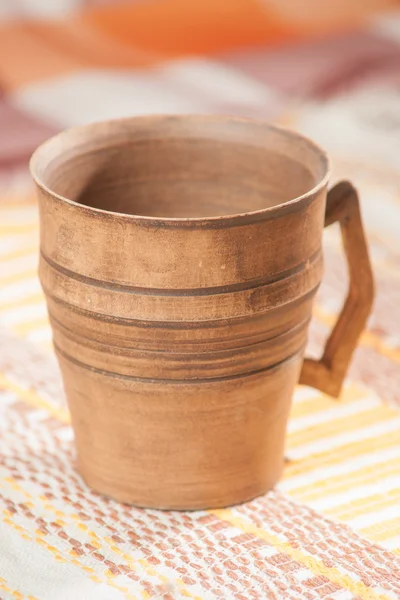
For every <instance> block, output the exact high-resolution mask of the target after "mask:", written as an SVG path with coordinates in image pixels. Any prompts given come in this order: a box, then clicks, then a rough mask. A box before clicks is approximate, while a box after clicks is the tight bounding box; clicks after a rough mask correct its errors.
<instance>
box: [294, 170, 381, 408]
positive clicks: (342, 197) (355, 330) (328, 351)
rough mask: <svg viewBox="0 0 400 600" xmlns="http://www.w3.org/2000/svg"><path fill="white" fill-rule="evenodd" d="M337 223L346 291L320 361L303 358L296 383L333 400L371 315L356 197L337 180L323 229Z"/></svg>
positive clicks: (370, 277) (370, 282) (371, 291)
mask: <svg viewBox="0 0 400 600" xmlns="http://www.w3.org/2000/svg"><path fill="white" fill-rule="evenodd" d="M337 221H339V224H340V231H341V235H342V241H343V246H344V251H345V255H346V261H347V266H348V272H349V279H350V282H349V291H348V294H347V298H346V300H345V303H344V305H343V308H342V311H341V313H340V315H339V317H338V320H337V321H336V324H335V326H334V328H333V330H332V332H331V334H330V336H329V338H328V340H327V342H326V345H325V349H324V353H323V355H322V358H321V359H320V360H314V359H312V358H305V359H304V363H303V367H302V371H301V373H300V380H299V383H302V384H304V385H309V386H312V387H315V388H317V389H319V390H320V391H321V392H325V393H326V394H329V395H330V396H334V397H337V396H339V394H340V390H341V388H342V384H343V381H344V378H345V376H346V373H347V369H348V366H349V363H350V360H351V357H352V354H353V352H354V349H355V347H356V345H357V342H358V339H359V337H360V335H361V333H362V331H363V329H364V327H365V324H366V322H367V319H368V316H369V314H370V312H371V307H372V302H373V299H374V279H373V275H372V269H371V262H370V259H369V254H368V247H367V242H366V239H365V235H364V228H363V224H362V220H361V213H360V203H359V199H358V194H357V191H356V190H355V188H354V187H353V186H352V184H351V183H350V182H348V181H341V182H340V183H338V184H336V185H335V186H334V187H333V188H331V190H330V191H329V192H328V195H327V201H326V211H325V227H328V226H329V225H332V223H336V222H337Z"/></svg>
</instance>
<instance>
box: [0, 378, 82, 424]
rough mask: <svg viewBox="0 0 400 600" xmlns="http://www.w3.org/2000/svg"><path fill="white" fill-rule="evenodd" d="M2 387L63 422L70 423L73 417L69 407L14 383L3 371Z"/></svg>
mask: <svg viewBox="0 0 400 600" xmlns="http://www.w3.org/2000/svg"><path fill="white" fill-rule="evenodd" d="M0 387H3V388H5V389H7V390H8V391H10V392H13V393H14V394H16V395H17V396H18V397H19V398H21V400H24V402H26V403H27V404H29V405H30V406H34V407H35V408H39V409H42V410H46V411H47V412H48V413H49V414H50V415H51V416H52V417H54V418H56V419H58V420H59V421H61V422H62V423H66V424H69V423H70V421H71V419H70V415H69V412H68V410H67V409H65V408H60V407H58V406H54V405H53V404H51V403H50V402H48V401H47V400H45V399H44V398H42V397H41V396H39V394H37V393H36V392H35V391H34V390H28V389H26V388H23V387H21V386H20V385H18V384H17V383H14V382H13V381H12V380H11V379H9V378H8V377H6V376H5V375H4V374H3V373H0Z"/></svg>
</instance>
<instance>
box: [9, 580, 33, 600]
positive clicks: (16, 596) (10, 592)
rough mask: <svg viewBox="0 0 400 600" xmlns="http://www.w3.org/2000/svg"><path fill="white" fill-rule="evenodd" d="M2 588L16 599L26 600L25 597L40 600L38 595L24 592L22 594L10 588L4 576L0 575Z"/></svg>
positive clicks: (27, 599) (30, 599)
mask: <svg viewBox="0 0 400 600" xmlns="http://www.w3.org/2000/svg"><path fill="white" fill-rule="evenodd" d="M0 590H3V592H7V594H11V596H12V597H13V598H15V600H25V598H26V600H38V599H37V598H36V596H24V594H21V592H18V591H17V590H13V589H12V588H10V586H9V585H8V584H7V581H6V580H5V579H4V577H0Z"/></svg>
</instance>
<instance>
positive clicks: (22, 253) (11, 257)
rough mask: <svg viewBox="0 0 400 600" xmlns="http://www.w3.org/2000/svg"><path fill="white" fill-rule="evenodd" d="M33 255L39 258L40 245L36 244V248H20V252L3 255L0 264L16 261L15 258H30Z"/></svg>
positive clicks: (0, 257)
mask: <svg viewBox="0 0 400 600" xmlns="http://www.w3.org/2000/svg"><path fill="white" fill-rule="evenodd" d="M31 254H37V255H38V256H39V250H38V244H35V245H34V246H25V247H22V248H18V250H13V251H12V252H7V253H6V254H1V255H0V262H2V263H4V262H7V261H9V260H14V259H15V258H21V257H22V256H29V255H31Z"/></svg>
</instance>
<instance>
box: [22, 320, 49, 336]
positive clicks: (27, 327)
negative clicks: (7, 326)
mask: <svg viewBox="0 0 400 600" xmlns="http://www.w3.org/2000/svg"><path fill="white" fill-rule="evenodd" d="M46 325H47V326H48V327H50V321H49V319H48V317H47V316H45V317H40V318H39V319H34V320H33V321H26V322H25V323H20V324H19V325H15V326H14V327H13V331H15V332H16V333H18V334H19V335H26V334H28V333H30V332H31V331H35V329H41V328H42V327H44V326H46Z"/></svg>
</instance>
